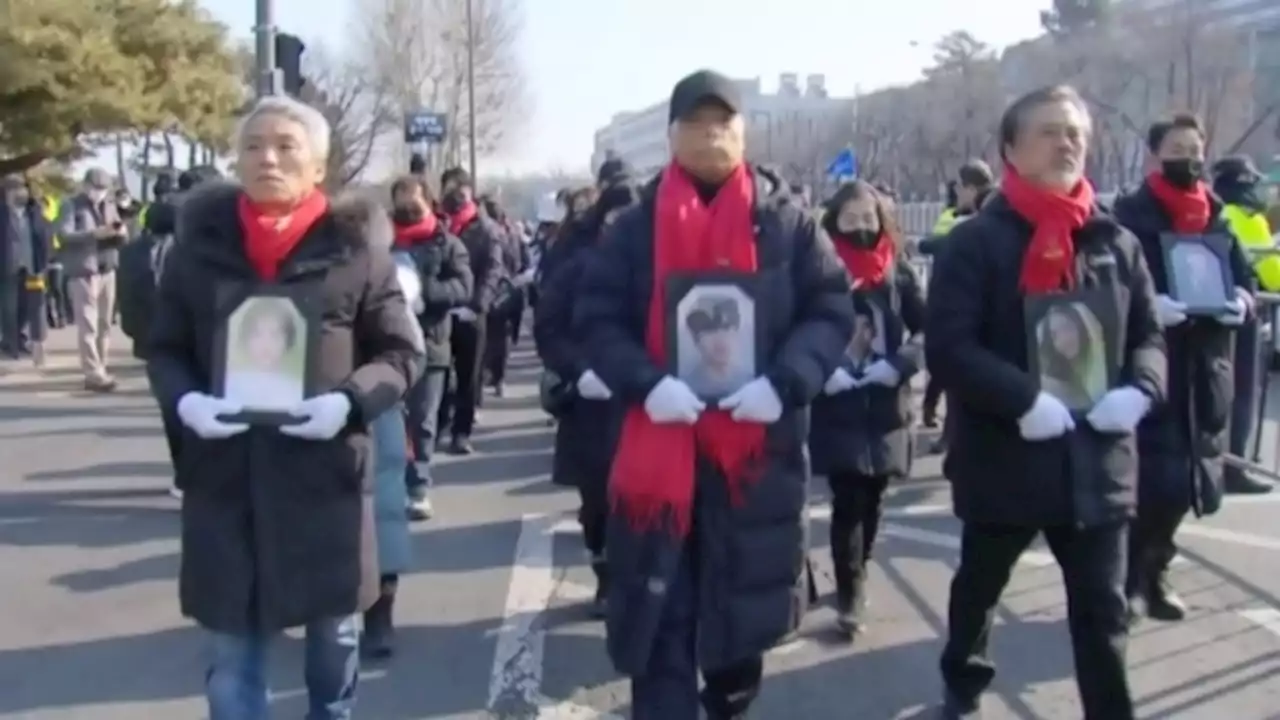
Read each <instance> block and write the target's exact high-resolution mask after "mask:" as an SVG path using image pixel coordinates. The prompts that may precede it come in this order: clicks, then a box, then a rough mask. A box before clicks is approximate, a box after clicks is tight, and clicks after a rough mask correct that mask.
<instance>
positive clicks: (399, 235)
mask: <svg viewBox="0 0 1280 720" xmlns="http://www.w3.org/2000/svg"><path fill="white" fill-rule="evenodd" d="M438 227H440V220H439V219H438V218H437V217H436V216H435V215H433V214H431V213H427V214H426V215H425V216H423V218H422V219H421V220H419V221H418V222H416V223H414V224H412V225H396V236H395V241H394V245H395V247H396V248H398V249H400V250H407V249H409V248H411V247H413V246H414V245H417V244H418V243H421V242H424V241H426V240H427V239H429V238H432V237H434V236H435V234H436V228H438Z"/></svg>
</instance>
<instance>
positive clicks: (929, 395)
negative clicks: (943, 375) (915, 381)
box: [921, 375, 942, 420]
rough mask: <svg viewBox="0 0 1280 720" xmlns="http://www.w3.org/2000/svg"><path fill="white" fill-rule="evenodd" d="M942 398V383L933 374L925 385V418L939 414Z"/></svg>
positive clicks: (923, 410) (923, 409)
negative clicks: (939, 403)
mask: <svg viewBox="0 0 1280 720" xmlns="http://www.w3.org/2000/svg"><path fill="white" fill-rule="evenodd" d="M941 400H942V383H940V382H938V381H937V379H935V378H934V377H933V376H932V375H930V376H929V380H928V382H926V383H925V386H924V404H923V407H922V408H921V412H923V413H924V418H925V420H930V419H933V418H935V417H937V415H938V402H939V401H941Z"/></svg>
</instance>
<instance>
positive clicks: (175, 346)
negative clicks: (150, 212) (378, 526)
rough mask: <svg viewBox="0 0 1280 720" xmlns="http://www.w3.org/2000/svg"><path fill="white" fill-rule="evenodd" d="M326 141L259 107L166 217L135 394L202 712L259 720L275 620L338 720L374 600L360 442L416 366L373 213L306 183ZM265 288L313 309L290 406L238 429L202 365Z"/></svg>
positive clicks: (308, 121) (286, 113)
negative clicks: (172, 438)
mask: <svg viewBox="0 0 1280 720" xmlns="http://www.w3.org/2000/svg"><path fill="white" fill-rule="evenodd" d="M329 132H330V127H329V124H328V122H326V121H325V119H324V117H323V116H322V115H320V113H319V112H317V111H316V110H315V109H313V108H311V107H309V106H307V105H304V104H302V103H299V102H297V101H295V100H292V99H289V98H285V97H269V98H264V99H262V100H259V101H258V103H257V104H256V105H255V106H254V107H253V108H252V109H251V110H250V111H249V112H248V114H247V115H245V116H244V118H243V119H242V120H241V122H240V125H239V127H238V128H237V131H236V137H235V139H234V147H235V151H236V162H235V168H236V174H237V175H238V182H236V183H225V182H209V183H205V184H203V185H200V186H199V187H198V188H196V189H194V190H192V191H191V193H190V194H189V195H188V196H187V197H186V198H185V199H184V200H183V202H182V204H181V205H180V206H179V208H178V221H177V236H178V241H177V242H176V243H175V244H174V246H173V248H172V249H171V250H170V251H169V256H168V259H167V260H166V262H165V268H164V273H163V274H162V275H161V277H160V286H159V289H158V293H157V299H156V302H155V308H154V313H155V314H154V316H153V317H152V321H151V330H150V338H149V342H148V350H147V353H146V356H147V372H148V375H149V376H150V379H151V386H152V390H153V392H154V393H155V395H156V399H157V401H158V402H159V403H160V406H161V407H162V408H166V409H172V411H173V412H174V413H175V414H176V416H177V417H178V419H179V420H180V421H181V423H182V425H183V426H184V431H183V432H184V436H183V440H182V445H181V448H180V455H179V457H178V459H177V467H176V473H175V480H176V482H177V485H178V487H179V488H180V489H181V490H182V491H183V493H182V571H181V574H180V576H179V581H178V590H179V596H180V601H181V605H182V612H183V614H184V615H186V616H187V617H190V618H192V619H193V620H195V621H196V623H197V624H199V625H200V626H201V628H203V629H204V631H205V633H206V640H207V642H208V644H209V646H210V651H211V652H210V664H209V667H208V668H207V670H206V672H205V674H204V677H205V693H206V696H207V699H208V704H209V716H210V718H211V720H265V719H266V718H267V717H268V714H269V708H268V692H267V667H266V653H267V648H268V646H269V645H270V643H271V640H272V639H273V638H274V637H276V636H278V635H279V634H280V633H281V632H283V631H284V630H285V629H287V628H292V627H305V628H306V660H305V662H306V670H305V676H306V685H307V694H308V697H309V710H308V712H307V715H306V716H307V718H309V719H310V720H348V719H349V718H351V717H352V716H353V713H354V706H355V697H356V684H357V682H358V668H359V645H360V642H361V641H360V619H361V618H360V613H361V611H364V610H367V609H369V608H370V607H371V606H373V605H374V603H375V601H377V600H378V599H379V597H380V594H381V595H385V593H386V592H387V589H386V588H384V587H381V585H382V583H380V582H379V571H380V567H379V564H378V556H377V540H376V535H375V523H374V502H373V468H372V466H371V464H372V463H373V462H374V457H375V453H374V452H373V449H372V443H371V439H370V436H371V433H372V432H373V430H372V426H373V425H374V423H375V421H376V420H378V419H379V418H382V417H384V416H385V415H386V413H388V412H389V411H394V410H395V409H396V408H397V407H398V404H399V402H400V401H401V399H402V398H403V396H404V394H405V392H406V391H407V390H408V388H409V387H410V386H412V385H413V384H414V383H415V382H416V381H417V379H418V377H419V375H420V374H421V372H422V366H423V356H422V348H421V340H420V339H419V338H418V337H417V328H416V327H415V321H414V320H413V318H412V316H411V315H410V313H409V311H408V308H407V307H406V303H405V298H404V295H403V293H402V292H401V289H400V286H399V283H398V281H397V277H396V269H395V265H394V263H393V261H392V258H391V251H390V247H391V239H392V235H391V225H390V222H389V220H388V218H387V215H386V212H385V211H384V210H383V209H382V208H381V207H380V206H379V205H378V204H377V203H376V202H374V201H372V200H369V199H365V198H360V197H356V196H354V195H353V196H351V197H341V196H339V197H335V198H333V199H332V201H331V200H330V199H329V198H328V197H326V195H325V193H324V191H323V189H322V188H323V183H324V179H325V168H326V167H327V164H326V160H327V159H328V154H329ZM264 294H274V295H275V296H277V297H288V298H291V299H293V301H294V304H295V309H296V308H312V309H314V311H315V312H311V313H305V314H304V316H305V317H306V319H305V321H304V322H303V323H302V324H300V325H299V326H298V330H299V339H304V340H305V342H303V343H301V346H302V347H304V348H306V350H305V351H304V353H303V357H302V358H301V364H302V368H301V369H302V371H303V373H304V374H305V376H306V378H307V381H306V382H305V383H304V385H305V388H304V390H303V392H302V397H301V399H300V400H299V401H298V402H297V403H296V404H294V405H292V406H289V407H287V408H286V410H285V413H284V414H286V415H287V416H289V417H287V418H283V419H272V420H259V421H255V419H254V418H253V417H249V416H245V415H243V414H242V411H243V410H244V409H245V406H246V405H252V404H253V402H254V400H255V398H254V397H232V396H229V393H228V391H227V388H224V387H219V384H218V380H217V378H218V372H217V371H216V370H215V368H216V367H217V366H218V365H219V362H220V361H219V359H218V357H219V353H220V352H223V353H225V352H229V351H228V350H227V349H226V348H225V347H219V343H221V342H223V341H224V340H225V339H226V338H227V337H228V336H229V335H230V333H229V324H230V323H231V322H232V321H233V316H234V314H235V313H236V312H237V311H238V308H241V307H243V306H244V303H245V302H246V301H251V300H252V299H254V298H255V297H256V298H257V299H258V300H261V298H262V296H263V295H264ZM266 341H267V342H268V343H270V342H275V341H273V340H272V339H271V338H270V337H267V338H266ZM400 432H403V430H401V431H400ZM399 440H400V445H401V446H402V445H403V438H400V439H399ZM400 463H401V464H400V465H399V466H398V467H397V469H402V468H403V460H401V461H400ZM401 489H403V488H401ZM396 510H397V511H398V512H399V513H401V514H403V512H404V499H403V497H401V499H400V501H399V505H398V506H397V507H396Z"/></svg>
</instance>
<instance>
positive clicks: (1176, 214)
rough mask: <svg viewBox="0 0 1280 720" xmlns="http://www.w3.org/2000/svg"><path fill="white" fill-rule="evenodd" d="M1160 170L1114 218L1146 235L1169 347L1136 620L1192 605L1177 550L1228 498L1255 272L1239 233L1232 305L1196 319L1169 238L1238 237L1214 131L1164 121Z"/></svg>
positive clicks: (1138, 568)
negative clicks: (1208, 163)
mask: <svg viewBox="0 0 1280 720" xmlns="http://www.w3.org/2000/svg"><path fill="white" fill-rule="evenodd" d="M1147 146H1148V149H1149V151H1150V153H1151V164H1152V166H1153V168H1154V169H1153V170H1152V172H1151V174H1150V175H1148V176H1147V179H1146V182H1144V183H1143V184H1142V186H1141V187H1140V188H1139V189H1138V190H1136V191H1135V192H1134V193H1132V194H1130V195H1127V196H1124V197H1121V198H1120V199H1119V200H1117V201H1116V205H1115V212H1114V214H1115V217H1116V219H1117V220H1119V221H1120V222H1121V223H1122V224H1123V225H1124V226H1125V227H1127V228H1128V229H1129V230H1130V231H1132V232H1133V234H1134V235H1136V236H1137V237H1138V240H1139V241H1140V242H1141V245H1142V251H1143V254H1144V255H1145V256H1146V259H1147V265H1148V267H1150V269H1151V277H1152V280H1153V281H1154V283H1155V288H1156V292H1157V293H1159V295H1158V296H1157V298H1156V306H1157V310H1158V311H1159V319H1160V324H1161V326H1162V327H1163V328H1164V338H1165V343H1166V345H1167V346H1168V353H1169V376H1168V377H1169V385H1168V399H1167V401H1166V402H1164V403H1160V404H1158V405H1156V406H1155V407H1154V408H1152V410H1151V412H1150V413H1149V414H1148V415H1147V416H1146V417H1145V418H1144V419H1143V421H1142V423H1141V424H1140V425H1139V426H1138V455H1139V457H1141V459H1142V461H1141V462H1140V463H1139V464H1138V517H1137V520H1136V521H1135V522H1134V524H1133V525H1132V526H1131V528H1130V530H1129V575H1128V582H1127V585H1126V588H1125V589H1126V591H1127V593H1128V595H1129V613H1130V619H1131V620H1138V619H1140V618H1142V617H1143V616H1146V617H1150V618H1152V619H1156V620H1165V621H1176V620H1181V619H1182V618H1183V617H1185V616H1186V605H1185V604H1183V602H1182V600H1180V599H1179V598H1178V596H1177V595H1176V594H1175V593H1174V592H1173V590H1172V588H1171V587H1170V585H1169V582H1168V570H1169V564H1170V562H1172V561H1173V558H1174V556H1175V555H1176V554H1177V546H1176V545H1175V544H1174V542H1173V539H1174V534H1175V533H1176V532H1177V530H1178V525H1180V524H1181V522H1182V518H1183V517H1184V516H1185V515H1186V513H1187V511H1188V510H1190V511H1194V512H1195V513H1196V514H1197V515H1201V514H1206V513H1213V512H1215V511H1217V509H1218V507H1219V505H1220V504H1221V502H1222V493H1223V469H1224V467H1223V462H1222V454H1223V452H1224V451H1225V450H1226V430H1227V425H1228V420H1229V418H1230V414H1231V400H1232V395H1233V392H1232V382H1233V380H1232V377H1233V372H1232V357H1231V353H1232V346H1233V344H1234V334H1235V328H1236V327H1238V326H1240V325H1241V324H1242V323H1244V322H1246V320H1247V319H1248V317H1249V315H1250V314H1251V313H1252V310H1253V300H1252V294H1251V291H1250V288H1251V287H1252V285H1253V276H1252V273H1251V272H1250V270H1249V265H1248V261H1247V260H1246V259H1245V256H1244V253H1243V251H1242V250H1241V248H1240V244H1239V242H1236V241H1234V240H1233V242H1232V245H1231V257H1230V259H1231V264H1232V269H1233V272H1234V275H1235V278H1236V282H1237V283H1242V284H1244V285H1246V286H1247V287H1240V288H1236V290H1235V294H1236V298H1235V300H1234V301H1233V302H1232V307H1231V309H1230V311H1229V312H1226V313H1224V314H1223V315H1221V316H1220V317H1217V318H1199V317H1198V318H1188V317H1187V314H1186V312H1185V311H1186V309H1187V306H1186V305H1185V304H1184V303H1181V302H1178V301H1177V300H1175V299H1173V298H1171V297H1170V296H1169V294H1168V293H1169V278H1168V274H1167V272H1166V268H1165V263H1164V258H1163V249H1162V247H1161V243H1160V237H1161V236H1162V235H1164V234H1165V233H1177V234H1188V235H1219V236H1223V237H1228V238H1230V237H1231V234H1230V232H1229V231H1228V230H1227V228H1226V226H1225V225H1224V224H1223V222H1222V220H1221V218H1220V215H1221V205H1220V203H1219V202H1218V200H1217V199H1216V198H1215V197H1214V196H1213V195H1212V194H1211V193H1210V192H1209V190H1208V188H1206V187H1205V183H1204V181H1203V180H1201V179H1200V178H1201V174H1202V173H1203V171H1204V151H1205V135H1204V131H1203V129H1202V128H1201V125H1200V122H1199V121H1198V120H1197V119H1196V118H1195V117H1193V116H1190V115H1179V116H1176V117H1174V118H1172V119H1171V120H1167V121H1161V122H1157V123H1155V124H1154V125H1152V126H1151V129H1150V130H1149V131H1148V134H1147Z"/></svg>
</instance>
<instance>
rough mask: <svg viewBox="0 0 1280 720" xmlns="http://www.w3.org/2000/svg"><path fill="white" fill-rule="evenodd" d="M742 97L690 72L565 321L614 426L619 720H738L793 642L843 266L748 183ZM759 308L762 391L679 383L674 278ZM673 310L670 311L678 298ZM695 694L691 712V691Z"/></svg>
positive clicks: (613, 598)
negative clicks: (609, 399)
mask: <svg viewBox="0 0 1280 720" xmlns="http://www.w3.org/2000/svg"><path fill="white" fill-rule="evenodd" d="M740 108H741V104H740V100H739V96H738V90H737V88H736V86H735V85H734V83H733V81H732V80H729V79H728V78H726V77H724V76H722V75H720V74H718V73H714V72H710V71H700V72H696V73H694V74H692V75H690V76H688V77H686V78H684V79H683V80H681V81H680V82H679V83H678V84H677V85H676V86H675V89H674V91H673V92H672V95H671V105H670V113H669V117H670V136H669V138H670V143H671V148H672V154H673V155H674V159H673V162H672V163H671V164H670V165H668V166H667V168H666V169H665V170H663V171H662V173H660V174H659V176H658V177H657V178H655V180H654V181H653V182H651V183H650V184H649V185H648V186H647V187H645V189H644V190H643V192H642V194H641V202H640V204H639V205H638V206H636V207H634V208H632V209H630V210H628V211H626V212H625V213H624V214H623V215H621V216H620V217H619V218H618V219H617V221H616V222H615V223H614V224H613V226H612V227H611V229H610V230H609V232H607V233H606V235H605V237H604V239H603V240H602V242H601V244H600V246H599V249H598V251H597V252H596V253H595V254H594V255H592V256H591V257H589V258H588V259H587V262H586V266H585V269H584V271H583V273H582V277H581V279H580V283H581V285H580V288H579V295H578V301H577V304H576V306H575V315H574V329H575V335H577V336H578V337H581V338H582V347H583V349H584V351H585V352H586V353H587V355H588V357H587V358H586V363H585V364H586V365H587V366H588V367H590V368H592V369H593V370H595V372H596V374H597V375H599V377H600V379H601V380H602V381H603V382H604V384H605V385H606V386H607V387H608V388H609V389H610V390H611V391H612V392H613V395H614V397H615V398H616V399H617V400H618V401H620V402H621V403H622V404H623V405H624V406H625V407H626V415H625V418H624V420H623V427H622V431H621V435H620V439H619V442H618V449H617V451H616V453H615V455H614V461H613V467H612V471H611V474H610V482H609V490H610V502H611V509H612V513H613V515H614V517H613V519H612V522H610V525H609V534H608V538H607V541H606V546H607V548H608V563H609V573H610V588H609V597H608V602H607V608H608V615H607V618H606V622H607V628H608V649H609V654H610V656H611V658H612V660H613V662H614V665H615V666H616V667H617V668H618V670H619V671H620V672H622V673H625V674H627V675H630V676H631V693H632V717H633V718H637V719H638V720H649V719H654V720H658V719H660V720H694V719H695V718H698V717H699V705H700V704H701V705H702V707H703V708H704V709H705V710H706V713H707V716H708V717H710V718H715V719H724V718H738V717H742V716H743V714H744V713H745V712H746V709H747V707H748V705H750V703H751V701H752V700H753V699H754V697H755V695H756V693H757V691H758V689H759V685H760V681H761V676H762V662H761V657H762V655H763V653H764V652H765V651H766V650H768V649H769V648H770V647H771V646H772V645H774V644H775V643H776V642H777V641H778V640H780V639H781V638H783V637H784V636H786V635H787V634H788V633H789V632H790V631H791V630H793V629H794V628H795V627H796V625H797V624H798V622H799V619H800V617H801V616H802V615H803V613H804V610H805V606H806V603H807V600H808V585H807V582H806V577H805V574H804V572H803V571H804V569H805V562H804V558H805V549H806V546H807V542H806V535H807V533H806V525H805V501H806V491H805V488H806V485H807V483H808V479H809V463H808V458H807V455H806V452H805V440H806V437H807V436H808V427H807V425H808V417H807V409H806V408H807V406H808V404H809V403H810V402H811V401H812V400H813V399H814V397H816V396H817V395H818V393H820V392H821V391H822V388H823V385H824V383H825V382H826V381H827V379H828V378H829V377H830V376H831V374H832V372H834V371H835V369H836V367H837V366H838V365H839V364H840V360H841V357H842V355H843V352H844V349H845V347H846V346H847V345H848V343H849V339H850V337H851V336H852V333H853V304H852V301H851V298H850V295H849V281H848V278H847V277H846V275H845V271H844V266H843V264H842V263H841V262H840V259H839V258H838V257H837V256H836V254H835V250H834V248H832V246H831V242H830V240H829V239H828V238H827V237H826V236H825V235H824V234H822V233H820V232H818V230H817V228H816V227H815V224H814V221H813V219H812V218H810V217H809V216H808V214H807V213H805V212H803V211H802V210H801V209H800V208H799V206H797V205H796V204H795V203H794V202H793V201H792V200H791V199H790V197H789V192H788V190H787V186H786V184H785V183H784V182H782V181H781V180H779V179H778V178H777V177H776V176H775V175H773V174H771V173H769V172H767V171H764V170H761V169H758V168H754V167H751V166H749V165H747V164H746V163H745V162H744V160H743V156H744V137H743V136H744V129H743V118H742V116H741V114H740V112H739V111H740ZM724 273H733V274H735V275H738V276H740V277H742V278H743V279H744V281H745V282H747V283H750V284H752V285H753V286H754V288H755V289H756V290H755V292H756V295H755V298H754V300H755V302H754V304H753V308H750V309H748V310H747V311H748V312H754V318H753V320H754V326H755V328H756V337H758V338H759V342H761V343H762V344H763V347H761V348H759V349H760V350H761V352H760V353H759V356H760V357H761V358H765V359H766V360H765V362H764V365H763V366H757V367H756V371H757V372H759V373H760V374H759V375H758V376H757V377H755V378H754V379H752V380H748V381H747V382H746V383H745V384H744V385H742V386H741V387H740V388H738V389H736V390H734V391H733V392H731V393H729V394H728V395H727V396H725V397H723V398H719V399H715V398H709V397H708V398H701V397H698V396H697V395H696V394H695V393H694V392H693V391H692V390H691V389H690V387H689V386H688V385H687V384H686V383H685V382H683V381H681V380H679V379H677V378H676V377H675V376H674V372H675V370H674V369H673V368H672V366H671V364H670V363H669V361H668V355H667V343H668V332H669V331H670V332H672V333H675V332H678V331H679V327H678V326H673V325H672V323H676V322H678V320H676V319H675V318H669V317H668V314H667V309H668V304H667V301H668V298H667V297H666V295H667V291H668V287H669V285H670V281H671V280H673V279H675V278H676V277H677V276H678V275H685V276H692V277H695V278H696V277H697V276H698V275H699V274H711V275H723V274H724ZM672 300H675V298H672ZM699 669H701V671H702V675H703V678H704V679H705V689H704V690H703V691H702V693H701V694H699V692H698V671H699Z"/></svg>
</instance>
